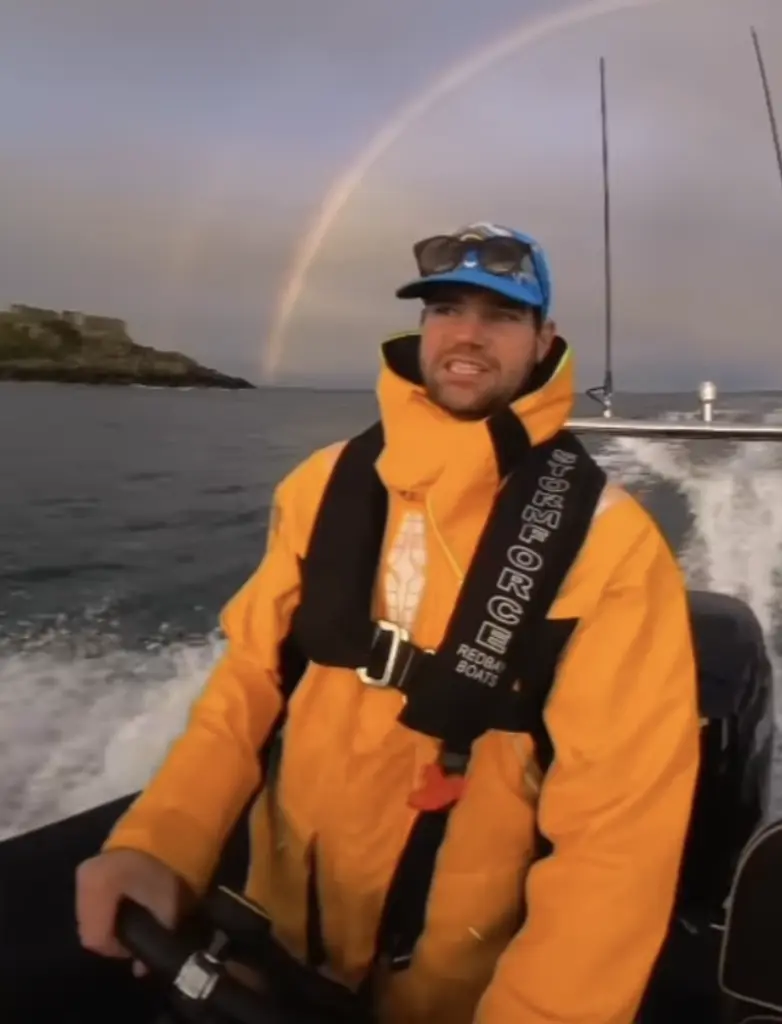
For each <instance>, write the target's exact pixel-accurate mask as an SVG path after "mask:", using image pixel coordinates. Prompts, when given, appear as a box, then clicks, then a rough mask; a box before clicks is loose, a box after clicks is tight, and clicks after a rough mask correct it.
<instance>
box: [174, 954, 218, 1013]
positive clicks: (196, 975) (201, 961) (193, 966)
mask: <svg viewBox="0 0 782 1024" xmlns="http://www.w3.org/2000/svg"><path fill="white" fill-rule="evenodd" d="M219 977H220V970H219V965H218V962H217V961H216V960H215V958H214V957H212V956H210V955H209V954H208V953H200V952H199V953H193V954H191V955H190V956H189V957H188V958H187V960H185V962H184V963H183V964H182V966H181V967H180V968H179V973H178V974H177V976H176V978H175V979H174V988H176V990H177V991H178V992H179V993H180V994H181V995H183V996H184V997H185V998H186V999H193V1000H198V1001H199V1002H200V1001H202V1000H204V999H208V998H209V996H210V995H211V994H212V991H213V989H214V987H215V985H216V984H217V981H218V979H219Z"/></svg>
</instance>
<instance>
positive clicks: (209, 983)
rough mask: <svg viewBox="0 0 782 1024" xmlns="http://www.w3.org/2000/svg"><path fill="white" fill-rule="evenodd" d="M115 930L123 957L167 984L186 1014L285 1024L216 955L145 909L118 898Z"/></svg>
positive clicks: (241, 1023) (244, 1022)
mask: <svg viewBox="0 0 782 1024" xmlns="http://www.w3.org/2000/svg"><path fill="white" fill-rule="evenodd" d="M115 931H116V935H117V938H118V939H119V941H120V942H121V943H122V945H123V946H124V947H125V948H126V949H127V950H128V952H129V953H131V954H132V956H133V957H134V958H135V959H137V960H140V961H141V962H142V963H143V964H145V965H146V966H147V967H148V968H149V969H150V971H151V972H152V973H153V974H154V975H157V976H158V977H159V978H161V979H162V980H164V981H165V982H166V983H167V984H169V985H171V986H172V987H173V989H174V990H175V992H176V993H177V994H178V996H179V998H180V1001H181V1000H184V1002H185V1004H186V1005H187V1008H188V1010H195V1009H197V1008H201V1009H203V1011H204V1012H205V1013H207V1014H219V1015H220V1017H222V1018H224V1019H225V1020H226V1021H227V1022H231V1024H234V1022H235V1024H285V1021H286V1017H285V1016H284V1015H283V1014H282V1013H281V1011H280V1010H279V1009H278V1008H277V1007H276V1006H275V1005H274V1003H273V1001H271V1000H269V998H268V997H267V996H263V995H260V994H259V993H257V992H254V991H253V990H252V989H250V988H248V987H247V986H246V985H243V984H242V983H241V982H239V981H237V980H236V979H235V978H232V977H231V976H230V975H229V974H228V973H227V972H226V969H225V965H224V964H223V963H222V962H221V961H220V960H219V959H218V958H217V957H216V956H214V955H212V954H211V953H209V952H205V951H204V950H202V949H199V948H194V947H193V944H192V942H190V941H188V940H187V939H186V938H184V937H183V936H182V935H180V934H177V932H174V931H170V930H169V929H168V928H166V927H165V926H164V925H162V924H161V923H160V922H159V921H158V920H157V918H156V917H155V916H154V915H153V914H151V913H150V911H148V910H147V909H146V907H142V906H140V905H139V904H138V903H135V902H134V901H133V900H130V899H127V898H125V899H123V900H122V901H121V902H120V904H119V907H118V909H117V920H116V926H115Z"/></svg>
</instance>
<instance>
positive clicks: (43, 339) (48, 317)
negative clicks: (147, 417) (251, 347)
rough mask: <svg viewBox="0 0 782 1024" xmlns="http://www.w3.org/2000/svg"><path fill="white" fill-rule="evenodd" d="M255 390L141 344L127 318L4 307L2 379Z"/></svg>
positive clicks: (0, 313)
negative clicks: (5, 308)
mask: <svg viewBox="0 0 782 1024" xmlns="http://www.w3.org/2000/svg"><path fill="white" fill-rule="evenodd" d="M4 380H5V381H8V380H12V381H57V382H60V383H67V384H125V385H128V384H136V385H145V386H147V387H175V388H185V387H187V388H191V387H195V388H230V389H238V388H252V387H254V385H253V384H251V383H250V382H249V381H247V380H244V379H243V378H241V377H232V376H229V375H227V374H224V373H219V372H218V371H217V370H212V369H209V368H208V367H206V366H202V365H201V364H200V363H197V362H196V361H195V360H194V359H191V358H189V357H188V356H185V355H182V353H180V352H163V351H159V350H158V349H155V348H151V347H150V346H147V345H139V344H137V343H136V342H134V341H133V340H132V339H131V337H130V335H129V334H128V328H127V324H126V323H125V321H124V320H119V319H117V318H115V317H106V316H95V315H93V314H90V313H82V312H78V311H76V310H62V311H60V310H53V309H41V308H38V307H35V306H23V305H14V306H10V307H9V308H8V309H7V310H4V311H0V381H4Z"/></svg>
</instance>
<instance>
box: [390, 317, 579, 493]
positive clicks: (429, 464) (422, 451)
mask: <svg viewBox="0 0 782 1024" xmlns="http://www.w3.org/2000/svg"><path fill="white" fill-rule="evenodd" d="M420 342H421V337H420V334H417V333H415V334H404V335H398V336H395V337H393V338H391V339H389V340H388V341H386V342H385V343H384V344H383V346H382V350H381V352H382V364H383V365H382V367H381V371H380V376H379V379H378V385H377V397H378V402H379V405H380V414H381V418H382V421H383V430H384V433H385V441H386V447H385V449H384V451H383V453H382V455H381V456H380V458H379V460H378V464H377V468H378V472H379V473H380V475H381V477H382V478H383V481H384V483H385V484H386V486H387V487H392V488H396V489H401V490H413V491H418V490H428V489H429V487H430V486H431V485H432V484H433V483H434V482H435V481H436V480H439V479H440V478H441V477H442V476H443V475H446V476H450V475H452V474H453V475H456V476H458V477H460V478H461V481H462V486H464V485H465V484H467V483H468V480H469V481H471V482H472V483H474V484H477V485H480V486H486V485H487V484H489V483H491V484H492V485H493V486H495V487H496V486H497V485H498V483H499V482H500V480H501V479H502V478H503V477H504V476H505V475H506V474H507V472H508V470H509V469H510V466H511V464H512V463H513V462H514V461H515V459H517V458H518V457H519V455H520V454H521V453H522V452H523V451H524V450H525V449H526V448H527V447H529V445H537V444H541V443H542V442H543V441H547V440H548V439H549V438H551V437H553V436H554V434H556V433H557V432H558V431H559V430H561V429H562V428H563V427H564V425H565V423H566V421H567V418H568V416H569V415H570V412H571V410H572V408H573V400H574V387H573V359H572V354H571V349H570V346H569V345H568V343H567V342H566V341H565V339H564V338H561V337H559V336H558V337H557V338H556V339H555V341H554V344H553V345H552V347H551V350H550V352H549V353H548V355H547V356H546V358H545V359H543V360H542V361H541V362H540V363H539V364H538V365H537V366H536V368H535V370H534V371H533V373H532V375H531V376H530V379H529V380H528V382H527V384H526V386H525V389H524V392H523V393H522V394H521V395H520V396H519V397H518V398H517V399H516V400H515V401H514V402H512V403H511V404H510V405H509V406H508V407H507V408H506V409H504V410H503V411H502V412H500V413H497V414H495V415H494V416H490V417H488V418H487V419H483V420H471V421H465V420H457V419H454V417H453V416H450V415H449V414H448V413H447V412H445V411H444V410H443V409H440V408H439V407H438V406H436V405H435V404H434V403H433V402H432V401H431V400H430V399H429V398H428V396H427V394H426V391H425V388H424V384H423V380H422V377H421V370H420V364H419V357H418V353H419V347H420Z"/></svg>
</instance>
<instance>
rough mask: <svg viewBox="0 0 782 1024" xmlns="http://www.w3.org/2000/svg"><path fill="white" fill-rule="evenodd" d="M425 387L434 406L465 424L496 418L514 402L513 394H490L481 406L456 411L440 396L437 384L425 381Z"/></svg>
mask: <svg viewBox="0 0 782 1024" xmlns="http://www.w3.org/2000/svg"><path fill="white" fill-rule="evenodd" d="M425 387H426V394H427V397H428V398H429V401H430V402H432V404H433V405H436V406H437V407H438V409H442V410H443V411H444V412H447V413H448V415H449V416H452V417H453V418H454V419H455V420H460V421H461V422H464V423H470V422H477V421H478V420H485V419H488V418H489V417H490V416H494V415H495V414H496V413H498V412H501V411H502V410H503V409H505V408H507V407H508V406H509V405H510V403H511V402H512V401H513V400H514V395H513V394H496V393H495V394H488V395H486V398H485V399H484V401H482V402H481V403H480V405H474V406H468V407H466V408H456V409H455V408H453V406H451V405H450V404H449V403H448V402H447V401H445V400H444V399H443V397H442V395H441V394H440V389H439V387H438V386H437V384H436V383H430V382H429V381H425Z"/></svg>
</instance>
